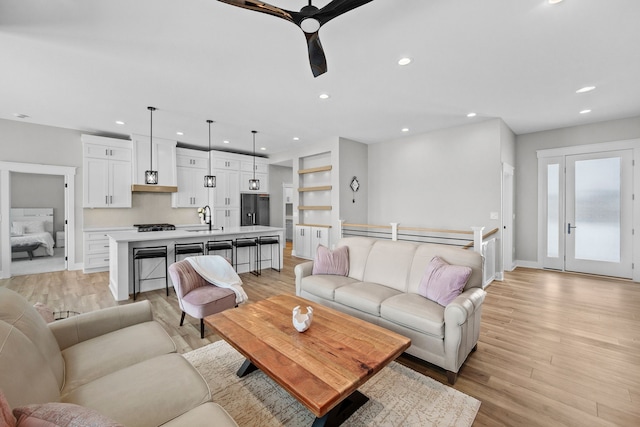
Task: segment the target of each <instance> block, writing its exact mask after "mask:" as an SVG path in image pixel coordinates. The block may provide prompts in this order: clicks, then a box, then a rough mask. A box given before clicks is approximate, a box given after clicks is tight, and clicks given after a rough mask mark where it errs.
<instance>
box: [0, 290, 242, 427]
mask: <svg viewBox="0 0 640 427" xmlns="http://www.w3.org/2000/svg"><path fill="white" fill-rule="evenodd" d="M0 390H2V391H3V392H4V395H5V396H6V399H7V401H8V403H9V405H10V406H11V407H12V408H16V407H23V406H25V405H28V404H38V403H46V402H63V403H74V404H77V405H81V406H83V407H85V408H92V409H93V410H95V411H97V412H99V413H101V414H102V415H104V416H106V417H108V418H110V419H112V420H114V421H116V422H118V423H121V424H124V425H125V426H136V427H144V426H159V425H164V426H194V425H216V426H237V424H236V423H235V422H234V421H233V419H232V418H231V417H230V416H229V415H228V414H227V412H226V411H225V410H224V409H223V408H222V407H220V406H219V405H217V404H215V403H213V402H211V394H210V391H209V387H208V386H207V384H206V382H205V381H204V379H203V378H202V376H201V375H200V374H199V373H198V371H196V370H195V369H194V368H193V367H192V366H191V365H190V364H189V362H187V361H186V359H185V358H184V357H182V355H180V354H177V353H176V347H175V344H174V343H173V341H172V340H171V338H170V337H169V335H168V334H167V333H166V331H165V330H164V329H163V328H162V326H161V325H160V324H159V323H158V322H156V321H154V320H153V319H152V314H151V304H150V303H149V302H148V301H143V302H139V303H134V304H128V305H122V306H118V307H112V308H107V309H102V310H98V311H94V312H90V313H86V314H81V315H78V316H74V317H70V318H68V319H64V320H58V321H55V322H53V323H49V324H47V323H45V321H44V319H43V318H42V317H41V316H40V314H39V313H38V311H36V310H35V309H34V307H33V306H32V305H31V304H30V303H29V302H28V301H27V300H26V299H25V298H23V297H22V296H21V295H19V294H17V293H16V292H13V291H11V290H9V289H6V288H0Z"/></svg>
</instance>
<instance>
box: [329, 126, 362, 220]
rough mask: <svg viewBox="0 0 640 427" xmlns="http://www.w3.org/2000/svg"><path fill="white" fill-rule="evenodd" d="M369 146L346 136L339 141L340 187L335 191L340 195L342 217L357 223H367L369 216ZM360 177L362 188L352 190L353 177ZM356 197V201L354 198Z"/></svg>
mask: <svg viewBox="0 0 640 427" xmlns="http://www.w3.org/2000/svg"><path fill="white" fill-rule="evenodd" d="M368 151H369V150H368V146H367V145H366V144H362V143H360V142H356V141H352V140H349V139H346V138H340V143H339V152H340V154H339V160H338V161H339V162H340V164H339V167H338V171H339V179H338V185H339V188H334V189H333V191H336V192H338V194H339V195H340V219H344V220H345V221H347V222H350V223H355V224H366V223H367V221H368V217H369V210H368V204H369V173H368V171H369V166H368V163H367V161H368ZM354 176H355V177H357V178H358V182H359V183H360V189H359V190H358V191H357V192H356V193H355V195H354V193H353V192H352V191H351V188H350V186H349V185H350V184H351V180H352V179H353V177H354ZM354 199H355V203H354V202H353V200H354Z"/></svg>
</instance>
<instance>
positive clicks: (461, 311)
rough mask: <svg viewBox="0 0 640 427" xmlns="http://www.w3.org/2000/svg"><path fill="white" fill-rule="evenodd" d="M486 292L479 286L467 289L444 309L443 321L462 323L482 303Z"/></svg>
mask: <svg viewBox="0 0 640 427" xmlns="http://www.w3.org/2000/svg"><path fill="white" fill-rule="evenodd" d="M486 294H487V293H486V292H485V291H484V290H483V289H481V288H471V289H467V290H466V291H464V292H463V293H461V294H460V295H458V296H457V297H456V299H454V300H453V301H451V302H450V303H449V305H447V306H446V307H445V309H444V323H445V325H446V324H453V325H458V326H459V325H462V324H464V322H466V321H467V319H468V318H469V317H471V315H472V314H473V313H475V311H476V310H477V309H478V307H480V305H482V303H483V301H484V297H485V295H486Z"/></svg>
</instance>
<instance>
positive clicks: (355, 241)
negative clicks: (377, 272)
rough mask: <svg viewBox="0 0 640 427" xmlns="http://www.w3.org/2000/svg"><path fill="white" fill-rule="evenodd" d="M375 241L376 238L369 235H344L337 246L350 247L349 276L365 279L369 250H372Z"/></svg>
mask: <svg viewBox="0 0 640 427" xmlns="http://www.w3.org/2000/svg"><path fill="white" fill-rule="evenodd" d="M374 243H375V239H370V238H368V237H344V238H342V239H340V241H339V242H338V244H337V245H336V248H339V247H342V246H348V247H349V277H351V278H353V279H356V280H363V278H364V270H365V268H366V266H367V258H368V257H369V251H371V248H372V247H373V244H374Z"/></svg>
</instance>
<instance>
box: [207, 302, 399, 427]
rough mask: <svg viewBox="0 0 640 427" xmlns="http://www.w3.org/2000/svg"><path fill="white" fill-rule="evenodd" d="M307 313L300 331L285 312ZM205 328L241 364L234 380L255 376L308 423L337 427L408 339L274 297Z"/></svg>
mask: <svg viewBox="0 0 640 427" xmlns="http://www.w3.org/2000/svg"><path fill="white" fill-rule="evenodd" d="M297 305H299V306H300V307H301V308H302V312H306V307H307V306H311V307H313V322H312V323H311V327H310V328H309V329H308V330H307V331H305V332H302V333H300V332H298V331H296V330H295V329H294V327H293V324H292V310H293V308H294V307H295V306H297ZM204 321H205V323H206V324H207V325H208V326H209V327H210V328H211V329H213V330H214V331H215V332H216V333H217V334H218V335H220V336H221V337H222V338H224V339H225V340H226V341H227V342H228V343H229V344H231V345H232V346H233V347H234V348H235V349H236V350H238V351H239V352H240V353H241V354H242V355H243V356H244V357H246V359H247V360H246V361H245V362H244V364H243V365H242V366H241V367H240V369H239V370H238V375H239V376H244V375H247V374H248V373H250V372H252V371H253V370H255V369H260V370H261V371H263V372H264V373H265V374H267V375H268V376H269V377H271V378H272V379H273V380H274V381H275V382H276V383H278V384H279V385H280V386H281V387H283V388H284V389H285V390H287V392H289V393H290V394H291V395H292V396H293V397H295V398H296V399H298V401H300V403H302V404H303V405H304V406H306V407H307V408H308V409H309V410H310V411H311V412H312V413H313V414H314V415H315V416H316V420H315V422H314V423H313V425H314V426H329V425H339V424H341V423H342V422H343V421H344V420H346V419H347V418H348V417H349V416H350V415H351V414H353V413H354V412H355V411H356V410H357V409H358V408H359V407H360V406H362V405H363V404H364V403H365V402H366V401H367V400H369V399H368V398H367V397H366V396H364V395H363V394H362V393H360V392H359V391H358V390H357V388H358V387H360V386H361V385H362V384H364V383H365V382H366V381H367V380H368V379H369V378H371V377H372V376H373V375H375V374H376V373H377V372H379V371H380V370H381V369H382V368H384V367H385V366H386V365H387V364H389V362H391V361H392V360H394V359H395V358H396V357H398V356H399V355H400V354H402V352H403V351H404V350H406V349H407V348H409V346H410V345H411V340H410V339H409V338H406V337H404V336H402V335H399V334H396V333H395V332H392V331H389V330H387V329H384V328H382V327H380V326H377V325H374V324H372V323H369V322H365V321H363V320H360V319H357V318H355V317H353V316H349V315H346V314H344V313H341V312H339V311H336V310H333V309H331V308H328V307H324V306H322V305H320V304H317V303H315V302H311V301H308V300H306V299H304V298H300V297H296V296H293V295H278V296H275V297H272V298H268V299H265V300H262V301H259V302H256V303H252V304H246V305H242V306H240V307H238V308H233V309H229V310H225V311H223V312H221V313H218V314H214V315H212V316H208V317H206V318H205V319H204Z"/></svg>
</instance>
